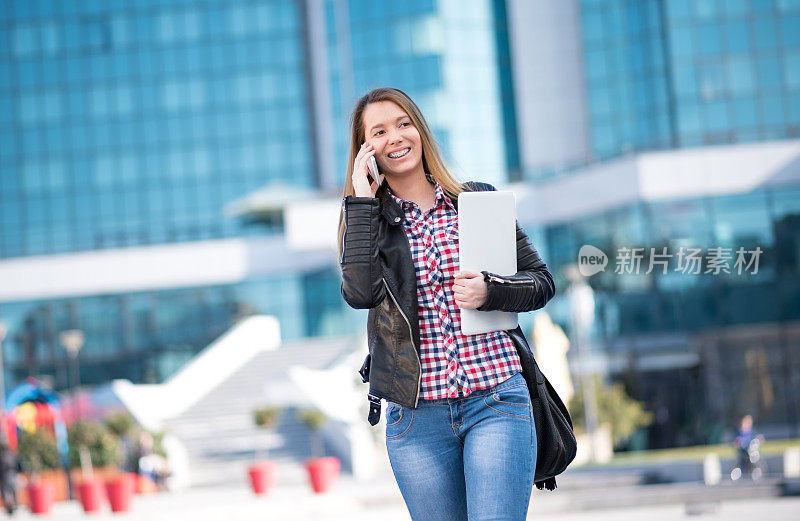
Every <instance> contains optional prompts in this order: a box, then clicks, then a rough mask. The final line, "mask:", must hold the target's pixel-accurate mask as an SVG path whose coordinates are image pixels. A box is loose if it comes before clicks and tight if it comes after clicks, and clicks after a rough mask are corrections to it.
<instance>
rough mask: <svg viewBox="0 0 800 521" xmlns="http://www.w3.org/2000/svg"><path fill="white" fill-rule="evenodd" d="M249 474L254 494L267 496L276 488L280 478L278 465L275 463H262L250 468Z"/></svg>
mask: <svg viewBox="0 0 800 521" xmlns="http://www.w3.org/2000/svg"><path fill="white" fill-rule="evenodd" d="M247 474H248V475H249V476H250V485H251V486H252V487H253V492H255V493H256V494H266V493H267V492H269V491H270V489H271V488H272V487H273V486H275V482H276V481H277V478H278V465H277V464H275V462H273V461H262V462H261V463H256V464H255V465H253V466H252V467H250V468H249V469H248V471H247Z"/></svg>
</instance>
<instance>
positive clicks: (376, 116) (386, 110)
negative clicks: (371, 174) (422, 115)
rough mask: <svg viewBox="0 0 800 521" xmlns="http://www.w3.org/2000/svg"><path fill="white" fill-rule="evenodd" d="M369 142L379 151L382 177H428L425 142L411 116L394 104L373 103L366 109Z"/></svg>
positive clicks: (386, 102) (384, 102) (366, 138)
mask: <svg viewBox="0 0 800 521" xmlns="http://www.w3.org/2000/svg"><path fill="white" fill-rule="evenodd" d="M363 121H364V131H365V141H366V142H367V143H369V144H370V145H372V146H373V147H374V148H375V159H376V160H377V161H378V169H379V170H380V172H381V174H383V175H385V176H387V177H388V178H389V179H391V178H392V177H399V176H414V175H419V176H424V175H425V173H424V170H423V167H422V139H421V138H420V135H419V131H418V130H417V129H416V127H415V126H414V123H413V122H412V121H411V118H409V117H408V114H406V113H405V111H404V110H403V109H402V108H400V106H398V105H397V104H396V103H394V102H392V101H378V102H375V103H370V104H369V105H367V106H366V108H365V109H364V116H363Z"/></svg>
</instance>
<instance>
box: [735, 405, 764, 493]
mask: <svg viewBox="0 0 800 521" xmlns="http://www.w3.org/2000/svg"><path fill="white" fill-rule="evenodd" d="M763 440H764V437H763V436H761V435H760V434H756V433H755V431H754V430H753V417H752V416H751V415H749V414H746V415H744V416H742V419H741V420H739V428H738V429H737V431H736V438H735V439H734V440H733V444H734V446H735V447H736V467H734V468H733V470H732V471H731V479H733V480H734V481H735V480H737V479H739V478H740V477H742V476H743V475H745V474H747V475H749V476H750V477H751V478H752V479H758V478H760V477H761V476H762V474H763V471H764V470H763V463H762V462H761V453H760V446H761V442H762V441H763Z"/></svg>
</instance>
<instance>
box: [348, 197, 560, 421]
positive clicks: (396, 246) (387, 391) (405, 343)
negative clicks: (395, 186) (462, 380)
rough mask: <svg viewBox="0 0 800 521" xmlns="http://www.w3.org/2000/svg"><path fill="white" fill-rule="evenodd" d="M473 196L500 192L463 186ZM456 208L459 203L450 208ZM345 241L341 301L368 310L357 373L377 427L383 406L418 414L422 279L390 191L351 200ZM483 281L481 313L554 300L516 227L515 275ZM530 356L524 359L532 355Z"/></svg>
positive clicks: (518, 341)
mask: <svg viewBox="0 0 800 521" xmlns="http://www.w3.org/2000/svg"><path fill="white" fill-rule="evenodd" d="M465 188H466V189H467V190H471V191H485V190H495V188H494V187H493V186H491V185H489V184H486V183H475V182H471V183H466V185H465ZM453 204H454V205H457V204H458V201H457V199H454V200H453ZM342 206H343V211H344V219H345V225H346V228H345V233H344V238H343V243H344V244H343V246H342V254H341V258H340V264H341V269H342V296H343V297H344V299H345V301H346V302H347V303H348V304H349V305H350V306H351V307H354V308H356V309H367V308H368V309H369V318H368V320H367V341H368V344H369V354H368V355H367V358H366V359H365V360H364V365H363V366H362V368H361V370H360V371H359V373H360V374H361V377H362V379H363V380H364V381H365V382H367V381H368V382H369V395H368V397H369V400H370V402H371V403H370V414H369V418H368V419H369V422H370V423H371V424H372V425H375V424H376V423H377V422H378V420H379V419H380V399H381V398H383V399H386V400H389V401H392V402H394V403H398V404H401V405H404V406H406V407H413V408H415V407H416V406H417V403H418V401H419V393H420V381H421V377H422V369H421V364H420V338H419V318H418V310H417V276H416V272H415V270H414V263H413V261H412V260H411V250H410V247H409V244H408V237H407V236H406V232H405V230H404V228H403V225H402V223H403V219H404V217H405V215H404V213H403V210H402V208H400V206H399V205H398V204H397V203H396V202H395V201H394V199H392V197H391V196H390V195H389V193H388V190H387V189H386V186H385V185H384V186H381V187H380V188H379V189H378V192H377V193H376V196H375V197H353V196H350V197H347V198H345V200H344V201H343V202H342ZM483 273H484V279H485V280H486V282H487V287H488V295H487V297H486V302H485V303H484V304H483V305H482V306H481V307H480V308H478V309H479V310H481V311H493V310H501V311H517V312H523V311H531V310H534V309H539V308H541V307H543V306H544V305H545V304H546V303H547V301H548V300H550V299H551V298H552V297H553V295H554V294H555V284H554V283H553V277H552V276H551V275H550V272H548V271H547V266H546V265H545V263H544V261H542V259H541V257H540V256H539V254H538V253H537V252H536V250H535V249H534V247H533V245H532V244H531V242H530V239H528V236H527V235H525V232H524V231H522V228H520V226H519V224H517V273H516V274H515V275H513V276H504V277H501V276H499V275H495V274H492V273H488V272H483ZM508 334H509V335H510V336H511V338H512V340H513V341H514V343H515V345H516V346H517V350H518V352H519V351H520V349H523V350H527V353H530V347H529V346H528V343H527V341H526V340H525V336H524V335H523V334H522V330H521V329H520V328H519V327H517V328H516V329H514V330H511V331H508ZM527 353H526V354H527Z"/></svg>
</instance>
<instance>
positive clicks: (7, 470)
mask: <svg viewBox="0 0 800 521" xmlns="http://www.w3.org/2000/svg"><path fill="white" fill-rule="evenodd" d="M22 471H23V469H22V462H21V461H20V459H19V458H18V457H17V455H16V453H14V451H13V450H11V447H9V446H8V442H7V441H6V440H5V436H2V439H0V494H2V497H3V506H4V507H5V509H6V512H8V514H9V515H11V514H13V513H14V511H15V510H16V509H17V488H18V487H19V475H20V473H22Z"/></svg>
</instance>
